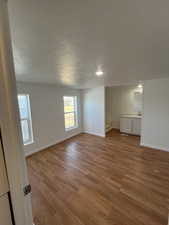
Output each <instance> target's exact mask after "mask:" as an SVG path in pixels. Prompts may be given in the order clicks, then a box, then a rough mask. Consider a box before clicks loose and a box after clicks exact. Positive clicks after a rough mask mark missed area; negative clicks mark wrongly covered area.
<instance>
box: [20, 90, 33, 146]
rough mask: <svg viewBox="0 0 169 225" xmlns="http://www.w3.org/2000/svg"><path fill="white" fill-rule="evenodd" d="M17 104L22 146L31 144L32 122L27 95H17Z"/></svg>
mask: <svg viewBox="0 0 169 225" xmlns="http://www.w3.org/2000/svg"><path fill="white" fill-rule="evenodd" d="M18 104H19V112H20V120H21V129H22V137H23V143H24V145H27V144H31V143H32V142H33V132H32V120H31V111H30V102H29V95H26V94H25V95H24V94H23V95H18Z"/></svg>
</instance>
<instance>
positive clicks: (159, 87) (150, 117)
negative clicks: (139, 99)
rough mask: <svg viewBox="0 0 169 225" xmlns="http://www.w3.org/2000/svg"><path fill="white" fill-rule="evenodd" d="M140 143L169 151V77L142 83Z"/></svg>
mask: <svg viewBox="0 0 169 225" xmlns="http://www.w3.org/2000/svg"><path fill="white" fill-rule="evenodd" d="M141 145H144V146H148V147H152V148H157V149H162V150H166V151H169V79H156V80H150V81H146V82H145V84H144V109H143V118H142V135H141Z"/></svg>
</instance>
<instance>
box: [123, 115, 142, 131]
mask: <svg viewBox="0 0 169 225" xmlns="http://www.w3.org/2000/svg"><path fill="white" fill-rule="evenodd" d="M120 132H122V133H127V134H134V135H141V118H135V117H133V118H132V117H121V118H120Z"/></svg>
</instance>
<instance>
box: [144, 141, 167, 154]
mask: <svg viewBox="0 0 169 225" xmlns="http://www.w3.org/2000/svg"><path fill="white" fill-rule="evenodd" d="M140 146H142V147H147V148H152V149H156V150H160V151H165V152H169V148H164V147H161V146H153V145H150V144H145V143H140Z"/></svg>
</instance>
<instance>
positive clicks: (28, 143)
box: [23, 141, 33, 146]
mask: <svg viewBox="0 0 169 225" xmlns="http://www.w3.org/2000/svg"><path fill="white" fill-rule="evenodd" d="M31 144H33V141H30V142H27V143H25V144H23V145H24V146H27V145H31Z"/></svg>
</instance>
